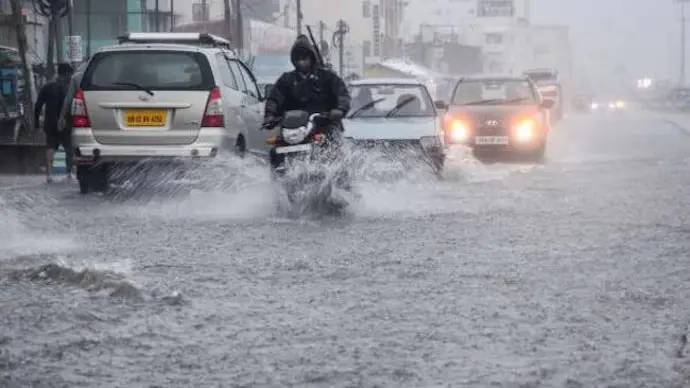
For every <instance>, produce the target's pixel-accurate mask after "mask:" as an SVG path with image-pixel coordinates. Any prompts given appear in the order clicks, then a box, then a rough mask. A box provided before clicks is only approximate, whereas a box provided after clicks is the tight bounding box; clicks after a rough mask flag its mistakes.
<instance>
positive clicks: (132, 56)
mask: <svg viewBox="0 0 690 388" xmlns="http://www.w3.org/2000/svg"><path fill="white" fill-rule="evenodd" d="M126 84H135V85H139V86H141V87H145V88H148V89H153V90H209V89H211V88H213V87H214V86H215V82H214V80H213V73H212V72H211V66H210V64H209V62H208V59H206V56H205V55H203V54H201V53H196V52H184V51H146V50H136V51H110V52H101V53H97V54H96V55H94V58H93V60H92V61H91V62H90V63H89V66H88V67H87V69H86V73H85V74H84V78H83V79H82V85H81V86H82V89H84V90H136V89H137V88H136V87H135V86H128V85H126Z"/></svg>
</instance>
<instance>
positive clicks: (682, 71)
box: [679, 0, 688, 87]
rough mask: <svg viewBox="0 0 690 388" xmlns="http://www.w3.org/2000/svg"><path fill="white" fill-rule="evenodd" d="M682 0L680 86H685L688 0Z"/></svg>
mask: <svg viewBox="0 0 690 388" xmlns="http://www.w3.org/2000/svg"><path fill="white" fill-rule="evenodd" d="M679 1H680V85H679V86H680V87H684V86H685V19H686V18H685V3H687V2H688V0H679Z"/></svg>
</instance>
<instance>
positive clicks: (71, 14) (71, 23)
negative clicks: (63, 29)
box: [67, 0, 158, 69]
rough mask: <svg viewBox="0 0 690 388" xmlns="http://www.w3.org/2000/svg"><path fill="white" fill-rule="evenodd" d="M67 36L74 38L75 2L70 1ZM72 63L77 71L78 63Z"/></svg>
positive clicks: (68, 4) (68, 5) (68, 3)
mask: <svg viewBox="0 0 690 388" xmlns="http://www.w3.org/2000/svg"><path fill="white" fill-rule="evenodd" d="M156 1H158V0H156ZM67 35H69V36H70V37H72V36H74V0H69V1H68V2H67ZM81 60H82V58H79V59H78V61H81ZM70 62H71V64H72V68H74V69H76V67H77V63H76V62H74V61H72V58H70Z"/></svg>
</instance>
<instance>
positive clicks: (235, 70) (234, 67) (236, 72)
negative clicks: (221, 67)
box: [228, 59, 247, 93]
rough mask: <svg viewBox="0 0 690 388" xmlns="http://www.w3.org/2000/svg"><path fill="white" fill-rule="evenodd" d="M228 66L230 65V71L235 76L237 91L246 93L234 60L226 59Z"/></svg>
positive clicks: (245, 87)
mask: <svg viewBox="0 0 690 388" xmlns="http://www.w3.org/2000/svg"><path fill="white" fill-rule="evenodd" d="M228 64H229V65H230V69H232V72H233V74H235V76H236V79H237V84H238V86H239V89H238V90H239V91H240V92H242V93H247V84H246V83H245V81H244V77H243V76H242V71H240V66H239V64H237V61H236V60H234V59H228Z"/></svg>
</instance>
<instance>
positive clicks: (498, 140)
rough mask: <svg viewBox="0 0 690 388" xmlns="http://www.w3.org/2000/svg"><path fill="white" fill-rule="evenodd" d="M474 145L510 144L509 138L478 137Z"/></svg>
mask: <svg viewBox="0 0 690 388" xmlns="http://www.w3.org/2000/svg"><path fill="white" fill-rule="evenodd" d="M474 144H483V145H484V144H508V136H476V137H475V138H474Z"/></svg>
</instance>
